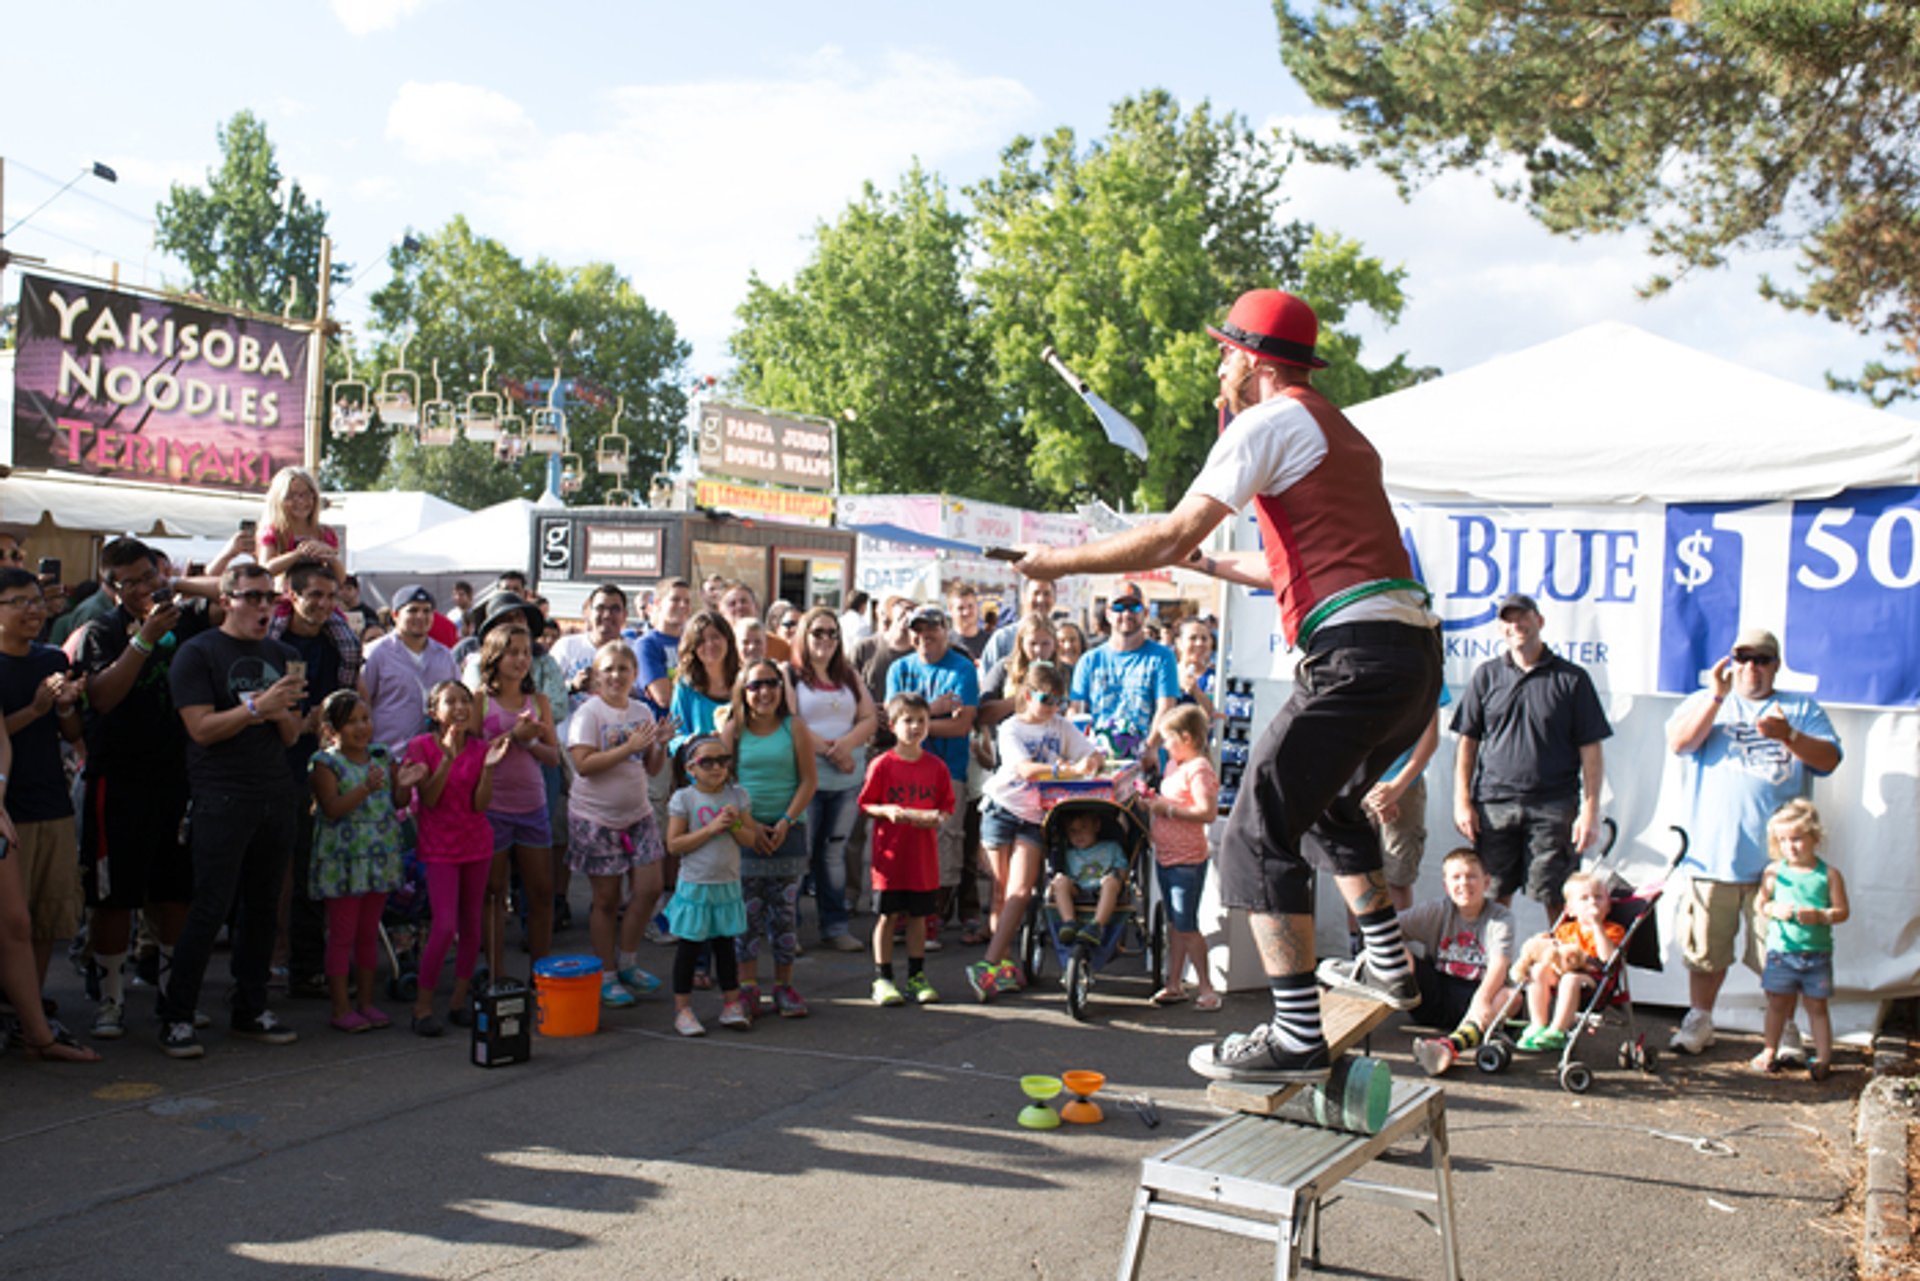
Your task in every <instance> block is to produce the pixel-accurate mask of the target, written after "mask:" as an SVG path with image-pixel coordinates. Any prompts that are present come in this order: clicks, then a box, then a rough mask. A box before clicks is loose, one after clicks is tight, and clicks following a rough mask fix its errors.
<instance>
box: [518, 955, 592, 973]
mask: <svg viewBox="0 0 1920 1281" xmlns="http://www.w3.org/2000/svg"><path fill="white" fill-rule="evenodd" d="M533 972H534V973H535V974H537V975H539V976H540V977H542V978H549V979H581V978H587V977H589V976H590V975H594V974H598V973H599V972H600V958H599V957H597V956H549V957H547V958H546V959H545V960H543V961H535V962H534V963H533Z"/></svg>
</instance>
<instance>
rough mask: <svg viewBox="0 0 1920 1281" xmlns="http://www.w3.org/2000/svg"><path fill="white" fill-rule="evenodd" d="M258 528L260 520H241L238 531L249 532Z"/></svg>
mask: <svg viewBox="0 0 1920 1281" xmlns="http://www.w3.org/2000/svg"><path fill="white" fill-rule="evenodd" d="M258 528H260V522H259V521H257V520H243V521H241V522H240V532H241V533H243V534H251V533H253V531H254V530H256V529H258Z"/></svg>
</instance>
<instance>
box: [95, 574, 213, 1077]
mask: <svg viewBox="0 0 1920 1281" xmlns="http://www.w3.org/2000/svg"><path fill="white" fill-rule="evenodd" d="M100 577H101V581H102V582H104V583H105V584H106V586H105V587H103V588H102V589H101V592H100V594H101V595H103V596H106V597H107V598H108V599H109V600H110V601H111V602H112V607H111V608H110V609H109V610H108V611H107V612H106V613H105V614H103V615H101V616H100V617H99V618H97V619H94V620H93V621H92V622H90V623H88V624H86V625H85V626H84V627H82V628H81V629H80V630H79V631H78V632H76V633H75V634H74V637H73V640H72V642H71V649H72V652H73V656H74V659H73V670H74V675H75V677H76V678H77V679H79V680H80V681H82V682H83V683H84V685H85V689H86V697H85V698H84V699H83V700H82V702H81V712H82V718H83V720H84V723H85V727H86V736H87V771H86V783H85V791H84V794H83V796H84V798H83V800H82V802H81V814H80V879H81V884H82V887H83V888H84V890H85V892H86V902H87V907H88V909H89V910H90V911H91V912H92V918H91V921H90V923H89V925H88V931H87V937H88V939H89V941H90V942H91V943H92V945H93V957H94V964H95V965H97V966H99V967H100V971H101V976H100V1005H99V1007H98V1008H97V1009H96V1010H95V1012H94V1023H93V1034H94V1036H96V1037H100V1038H102V1039H108V1040H111V1039H114V1038H118V1037H121V1036H124V1035H125V1034H126V992H125V982H126V981H125V978H124V976H123V975H122V973H121V966H122V964H123V963H124V962H125V961H126V959H127V950H128V947H129V946H130V944H131V942H132V937H133V914H134V913H135V912H142V913H144V914H145V917H146V921H147V925H148V926H149V928H151V930H152V931H153V935H154V938H155V939H156V941H157V942H158V944H159V948H160V958H159V959H160V969H161V972H162V973H164V972H165V970H166V968H167V966H168V965H170V964H171V963H172V956H173V949H174V945H175V943H176V941H177V940H178V939H179V937H180V930H181V927H182V926H183V925H184V924H185V923H186V919H187V904H188V902H189V901H190V900H191V899H192V898H193V863H192V860H191V858H190V857H189V855H188V853H187V848H186V845H185V843H184V842H183V841H182V840H181V837H180V832H181V826H182V822H183V820H184V819H185V818H186V813H187V763H186V762H187V732H186V727H185V726H183V725H182V724H181V723H180V718H179V716H178V715H176V714H175V712H174V708H173V689H172V686H171V684H170V683H169V681H168V676H169V673H170V672H171V670H172V666H173V660H174V658H175V657H176V656H177V654H178V653H179V649H180V646H181V645H182V644H184V643H185V642H187V641H188V640H191V639H192V638H193V637H195V636H198V635H200V633H202V632H204V631H206V630H208V629H209V628H210V627H212V626H213V619H212V617H211V615H210V613H209V610H208V607H207V606H208V602H207V601H206V600H205V599H198V598H196V599H191V600H190V599H186V596H187V593H188V589H189V585H188V584H186V583H176V582H173V581H171V580H169V579H168V578H167V577H166V576H165V574H164V573H163V572H162V568H161V558H160V557H159V556H158V555H157V554H156V553H155V552H154V551H153V550H152V549H151V548H149V547H148V546H147V545H146V544H145V543H142V542H140V541H139V540H138V539H134V538H116V539H114V540H113V541H112V542H109V543H108V544H107V545H106V546H105V547H103V548H101V549H100ZM194 590H200V589H199V588H198V587H197V586H195V587H194ZM216 590H217V589H216Z"/></svg>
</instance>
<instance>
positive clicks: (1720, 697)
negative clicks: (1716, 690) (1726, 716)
mask: <svg viewBox="0 0 1920 1281" xmlns="http://www.w3.org/2000/svg"><path fill="white" fill-rule="evenodd" d="M1726 701H1727V696H1726V695H1725V694H1715V695H1714V696H1713V705H1714V706H1715V707H1718V706H1720V704H1722V703H1724V702H1726Z"/></svg>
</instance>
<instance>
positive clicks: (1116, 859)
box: [1047, 810, 1127, 947]
mask: <svg viewBox="0 0 1920 1281" xmlns="http://www.w3.org/2000/svg"><path fill="white" fill-rule="evenodd" d="M1061 862H1062V864H1063V865H1064V866H1063V867H1062V869H1061V870H1060V871H1058V872H1056V873H1054V876H1053V881H1052V882H1051V883H1050V884H1049V885H1048V887H1047V893H1048V896H1049V897H1050V898H1052V900H1053V908H1054V911H1055V912H1057V913H1058V914H1059V917H1060V928H1059V935H1060V941H1061V942H1063V943H1067V944H1073V943H1077V942H1081V941H1084V942H1085V943H1086V944H1087V945H1088V946H1089V947H1098V946H1099V945H1100V943H1101V940H1102V939H1104V938H1105V937H1106V933H1107V922H1109V921H1111V920H1112V919H1113V911H1114V909H1115V908H1116V907H1118V906H1119V905H1120V895H1121V893H1122V891H1124V890H1125V889H1126V887H1127V856H1126V853H1125V852H1124V851H1123V850H1121V848H1120V843H1119V842H1118V841H1110V840H1109V841H1103V840H1101V839H1100V817H1099V815H1097V814H1093V813H1090V812H1087V811H1085V810H1082V811H1078V812H1076V813H1073V814H1070V815H1068V817H1067V845H1066V849H1065V850H1064V851H1062V854H1061ZM1087 904H1092V905H1093V919H1092V920H1091V921H1089V922H1086V923H1085V924H1082V923H1081V921H1080V918H1079V909H1080V908H1081V907H1082V906H1084V905H1087Z"/></svg>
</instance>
